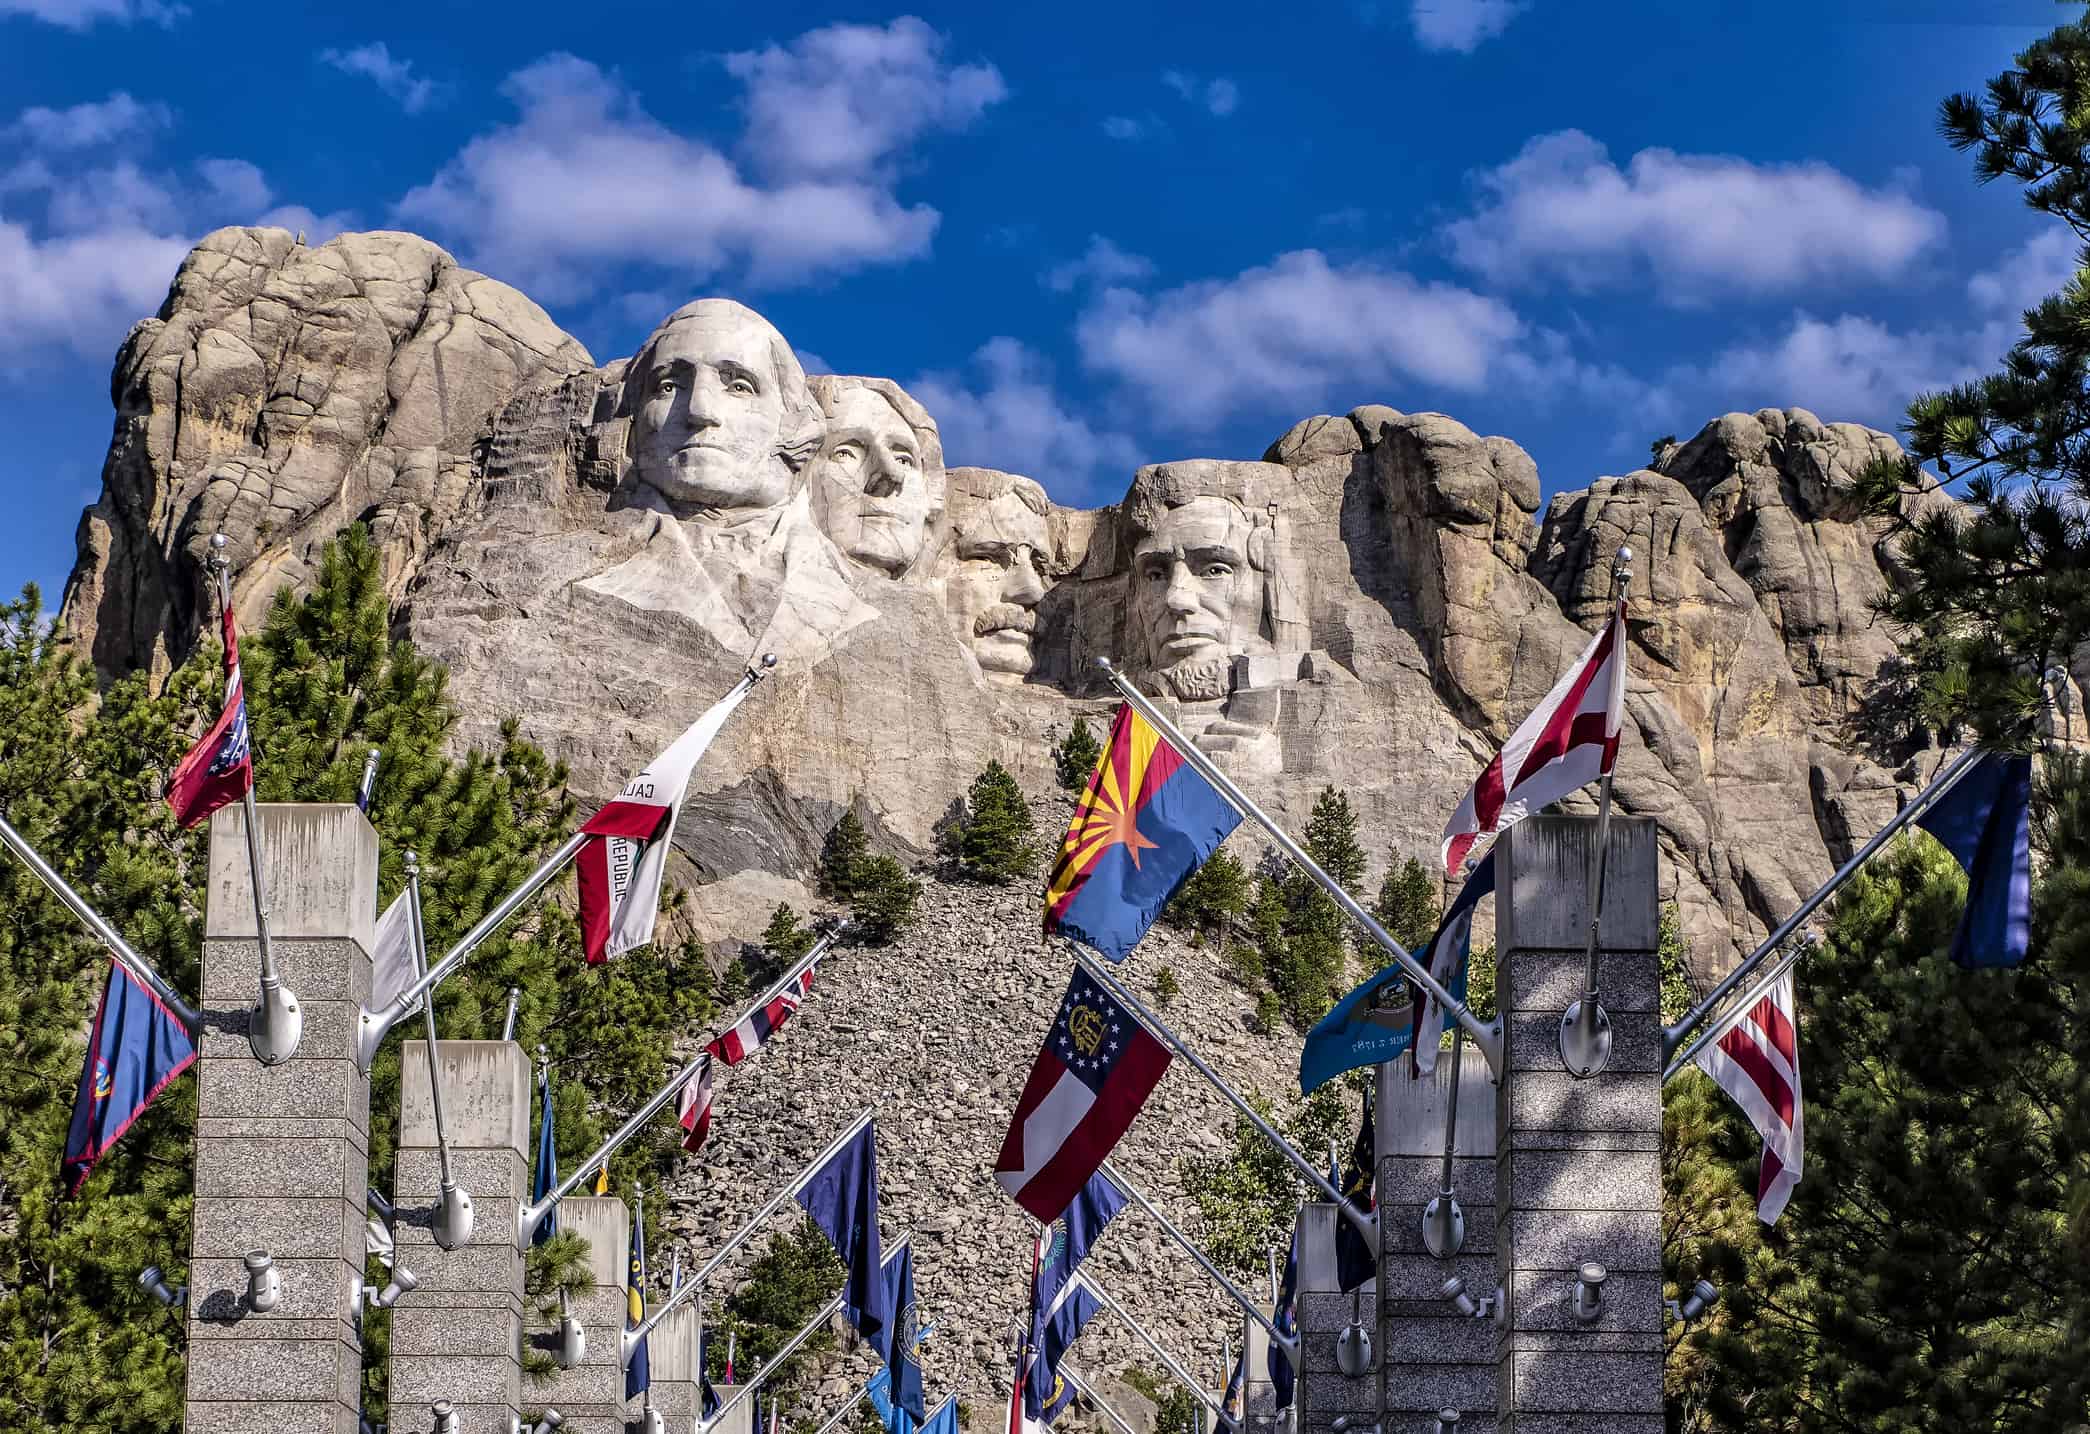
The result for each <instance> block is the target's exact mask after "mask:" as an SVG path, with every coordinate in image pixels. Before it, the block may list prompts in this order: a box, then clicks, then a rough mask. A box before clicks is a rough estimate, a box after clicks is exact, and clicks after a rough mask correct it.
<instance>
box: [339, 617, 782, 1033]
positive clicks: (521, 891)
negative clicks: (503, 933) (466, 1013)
mask: <svg viewBox="0 0 2090 1434" xmlns="http://www.w3.org/2000/svg"><path fill="white" fill-rule="evenodd" d="M775 668H776V657H775V655H774V654H764V656H763V658H762V661H761V662H760V663H759V664H757V665H756V666H754V667H750V668H748V669H747V671H746V672H744V673H742V674H741V677H740V681H739V682H738V683H736V684H734V686H733V688H732V690H731V691H729V692H728V693H727V694H726V696H725V697H722V698H720V699H719V700H720V701H721V702H723V701H727V700H729V699H731V698H732V697H734V696H736V695H738V694H741V693H744V692H746V691H747V690H748V689H749V688H751V687H753V686H754V685H755V684H756V683H758V682H760V681H761V680H762V679H763V678H765V677H767V676H768V675H769V674H770V673H771V672H772V671H774V670H775ZM714 705H716V704H714ZM588 841H589V837H588V834H587V833H586V832H584V831H581V832H575V833H574V834H573V835H572V836H570V837H568V838H566V840H565V841H564V842H562V843H561V844H560V846H559V849H558V850H557V851H555V852H553V853H552V854H551V855H550V856H548V857H546V858H545V859H544V860H543V861H542V862H539V863H538V865H537V869H536V870H535V871H533V872H531V873H530V874H529V875H528V876H526V877H524V878H523V880H522V884H521V885H520V886H518V887H516V888H515V890H513V891H511V892H509V893H508V894H507V895H506V896H504V897H502V898H501V900H500V903H499V904H498V905H497V906H495V907H494V909H493V910H491V911H489V912H487V913H486V915H484V916H482V917H480V918H479V921H478V923H477V924H476V925H474V926H473V927H472V929H471V930H470V931H467V932H466V933H465V934H464V935H463V936H462V937H460V938H459V939H458V942H457V944H456V945H455V946H452V947H451V948H450V949H449V951H448V952H446V953H445V954H444V956H443V959H442V960H440V961H438V962H437V963H436V964H435V965H434V966H433V967H432V968H430V970H429V971H428V973H427V974H426V975H424V976H423V977H422V978H421V979H420V980H419V981H416V982H415V983H414V984H413V985H412V986H410V987H408V988H407V989H406V990H404V991H402V992H400V993H399V994H398V995H397V996H395V997H393V998H392V1000H391V1001H390V1002H388V1003H387V1004H386V1005H385V1006H384V1007H383V1008H382V1009H380V1010H376V1011H373V1010H371V1009H370V1008H369V1007H368V1006H365V1007H364V1008H363V1012H362V1015H361V1017H360V1019H359V1020H358V1022H357V1030H356V1067H357V1069H359V1070H362V1071H364V1072H368V1071H369V1069H370V1063H371V1062H372V1061H373V1060H375V1059H376V1058H377V1048H378V1046H379V1045H380V1044H382V1043H383V1041H384V1039H385V1033H386V1032H388V1031H390V1030H391V1029H392V1027H393V1026H395V1025H397V1024H398V1023H399V1021H400V1019H401V1018H402V1017H404V1016H405V1014H406V1012H407V1011H408V1010H409V1009H411V1007H412V1005H413V1002H414V999H415V998H416V997H417V996H422V995H425V994H427V993H428V992H429V991H430V990H432V989H434V988H435V987H436V986H437V985H438V984H440V983H441V982H442V981H444V980H445V979H447V978H448V977H449V975H450V974H451V973H452V972H453V971H455V970H456V969H457V968H458V967H459V966H460V965H462V964H463V963H464V961H465V959H466V958H467V957H469V956H470V955H471V954H472V952H473V951H475V950H477V949H478V947H479V945H480V943H482V942H483V941H485V940H486V938H487V937H489V936H491V935H493V933H494V932H495V931H497V930H499V929H500V927H501V924H502V923H503V922H505V921H507V919H508V918H509V917H511V916H513V915H514V914H515V912H516V909H517V908H518V907H520V906H521V905H522V904H523V903H524V902H526V901H528V900H529V899H530V898H531V897H533V896H535V895H536V894H537V892H538V890H539V889H540V888H542V887H543V885H544V884H545V883H546V882H548V881H550V880H551V879H552V878H553V877H555V876H557V875H558V874H559V873H560V872H561V871H563V870H564V869H565V868H566V864H567V863H568V862H570V861H572V860H573V859H574V857H576V856H578V855H579V854H580V850H581V848H582V847H583V846H586V845H587V844H588Z"/></svg>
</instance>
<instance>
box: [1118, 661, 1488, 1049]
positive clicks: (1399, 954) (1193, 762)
mask: <svg viewBox="0 0 2090 1434" xmlns="http://www.w3.org/2000/svg"><path fill="white" fill-rule="evenodd" d="M1096 665H1097V666H1098V667H1101V668H1102V669H1103V673H1104V675H1105V676H1106V677H1108V678H1109V679H1110V683H1111V686H1113V687H1115V688H1117V690H1118V695H1119V696H1121V697H1123V698H1124V699H1125V701H1127V702H1129V703H1130V704H1131V705H1132V706H1133V707H1134V708H1135V709H1136V710H1137V711H1138V712H1139V714H1140V715H1141V716H1143V717H1145V718H1146V719H1147V721H1149V722H1151V723H1152V724H1153V725H1154V728H1155V730H1157V731H1158V732H1160V733H1161V735H1162V736H1164V737H1166V738H1167V739H1168V740H1169V743H1170V745H1172V746H1173V747H1174V748H1175V749H1176V752H1177V754H1178V755H1180V756H1181V757H1182V759H1183V760H1184V761H1185V762H1186V763H1188V764H1189V765H1190V766H1191V768H1193V769H1194V770H1195V771H1196V772H1197V773H1198V775H1199V776H1201V777H1203V778H1204V779H1205V780H1206V781H1208V782H1210V783H1211V784H1212V786H1213V787H1214V788H1215V789H1216V790H1217V791H1218V792H1219V795H1220V796H1221V797H1223V798H1225V799H1226V802H1227V804H1228V805H1230V806H1231V807H1233V809H1234V810H1235V811H1237V812H1239V813H1240V814H1241V815H1242V816H1244V817H1247V818H1248V819H1249V820H1250V821H1252V822H1254V823H1255V824H1256V825H1257V826H1259V827H1261V828H1262V829H1263V830H1264V831H1266V832H1268V833H1269V834H1270V839H1271V840H1272V841H1273V842H1275V843H1276V844H1277V848H1278V850H1280V851H1282V852H1283V853H1284V854H1285V856H1286V857H1287V858H1288V859H1289V860H1290V861H1291V863H1292V864H1293V865H1294V866H1296V867H1298V868H1299V870H1301V871H1303V872H1305V873H1306V875H1307V876H1309V877H1311V878H1312V879H1313V881H1314V883H1315V884H1316V885H1318V886H1319V887H1320V888H1321V889H1322V890H1323V891H1325V892H1327V893H1328V895H1329V897H1330V898H1331V899H1332V900H1333V901H1334V902H1335V904H1336V905H1337V906H1339V907H1341V908H1342V909H1343V911H1344V912H1345V913H1346V914H1347V915H1348V916H1349V918H1350V919H1351V920H1352V921H1354V922H1356V923H1357V924H1358V925H1359V926H1360V927H1362V928H1363V929H1364V932H1365V934H1366V935H1367V936H1369V937H1371V939H1372V940H1373V941H1374V942H1375V943H1376V944H1377V945H1378V946H1380V947H1381V948H1382V949H1383V950H1384V951H1385V952H1386V954H1387V955H1389V956H1391V957H1392V958H1393V959H1394V961H1395V962H1396V963H1397V964H1398V965H1399V966H1400V968H1401V970H1402V971H1403V972H1404V973H1405V974H1406V975H1407V977H1408V979H1409V980H1411V981H1413V982H1415V983H1416V984H1417V985H1419V986H1421V987H1422V988H1423V989H1424V990H1425V991H1427V992H1429V993H1430V995H1431V996H1433V997H1435V998H1436V1000H1437V1001H1438V1002H1440V1003H1441V1004H1442V1005H1443V1007H1444V1009H1445V1010H1447V1011H1449V1012H1451V1013H1452V1015H1453V1017H1455V1018H1456V1019H1457V1021H1458V1023H1459V1024H1460V1025H1462V1026H1464V1027H1465V1028H1466V1029H1467V1030H1468V1031H1469V1032H1471V1033H1472V1035H1473V1039H1474V1041H1475V1042H1476V1043H1477V1044H1478V1045H1479V1046H1480V1049H1481V1054H1482V1055H1484V1056H1486V1057H1487V1058H1488V1067H1489V1069H1491V1070H1493V1071H1494V1072H1495V1073H1496V1075H1498V1076H1500V1075H1501V1073H1502V1024H1501V1021H1500V1020H1499V1019H1498V1020H1497V1021H1496V1022H1495V1024H1493V1025H1483V1024H1482V1023H1481V1020H1480V1018H1479V1017H1478V1016H1476V1015H1474V1014H1473V1012H1471V1011H1470V1010H1468V1009H1467V1008H1466V1003H1465V1002H1464V1001H1461V1000H1458V999H1457V998H1456V997H1454V996H1453V995H1452V994H1451V992H1449V991H1447V990H1445V989H1444V985H1443V983H1442V982H1440V981H1438V979H1437V978H1436V977H1435V976H1432V975H1431V974H1430V973H1429V971H1428V970H1426V969H1425V968H1424V967H1423V965H1422V963H1421V962H1420V961H1417V960H1416V959H1415V957H1414V955H1413V954H1412V953H1410V951H1409V950H1408V948H1407V947H1405V946H1403V945H1401V943H1400V942H1398V941H1396V940H1394V939H1393V936H1392V934H1391V933H1389V932H1388V931H1387V930H1386V928H1385V927H1384V926H1381V925H1380V924H1379V923H1378V921H1377V920H1376V919H1374V917H1373V916H1372V914H1371V913H1370V912H1369V911H1366V910H1365V909H1364V908H1363V907H1362V906H1361V905H1359V904H1358V901H1357V898H1356V897H1354V896H1352V895H1350V893H1349V892H1347V891H1345V890H1343V887H1342V883H1341V882H1339V881H1337V880H1336V879H1335V878H1334V877H1332V876H1330V875H1329V874H1328V873H1327V872H1325V871H1323V870H1321V867H1320V864H1319V863H1318V862H1316V861H1315V860H1314V859H1313V858H1312V857H1310V856H1308V855H1307V854H1306V850H1305V848H1303V847H1301V846H1300V845H1299V843H1297V842H1296V841H1293V840H1292V838H1291V836H1290V834H1289V833H1287V832H1286V831H1285V829H1284V828H1283V827H1281V826H1279V825H1278V824H1277V823H1276V822H1275V821H1274V820H1272V819H1271V817H1270V816H1269V814H1268V813H1266V812H1265V811H1264V810H1263V809H1262V808H1261V807H1259V806H1257V805H1256V804H1255V803H1254V802H1252V801H1250V800H1249V799H1248V795H1247V794H1246V793H1245V792H1243V791H1242V790H1241V789H1240V788H1239V787H1237V786H1235V785H1234V784H1233V782H1232V781H1231V780H1230V779H1229V778H1228V777H1227V775H1226V773H1224V772H1222V771H1220V770H1219V768H1218V767H1216V766H1214V765H1213V763H1212V759H1211V758H1210V757H1207V756H1206V755H1205V754H1204V753H1203V752H1202V751H1200V750H1199V749H1198V748H1197V747H1196V746H1195V745H1193V744H1192V743H1191V741H1190V739H1189V738H1188V737H1186V736H1184V735H1183V733H1182V732H1181V730H1179V729H1178V728H1177V727H1176V724H1175V723H1173V722H1171V721H1169V720H1168V718H1167V717H1166V716H1164V715H1163V714H1162V712H1161V710H1160V709H1159V708H1157V707H1156V706H1155V705H1154V704H1153V702H1152V701H1151V700H1150V699H1149V698H1148V697H1147V695H1146V694H1145V693H1143V692H1141V691H1140V690H1139V689H1138V688H1137V687H1135V686H1134V685H1133V683H1132V679H1131V678H1129V677H1127V676H1126V675H1125V674H1124V673H1122V672H1120V671H1119V670H1118V669H1117V668H1116V667H1114V666H1112V665H1111V661H1110V659H1109V658H1107V657H1099V658H1097V659H1096Z"/></svg>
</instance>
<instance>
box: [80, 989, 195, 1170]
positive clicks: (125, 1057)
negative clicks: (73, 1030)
mask: <svg viewBox="0 0 2090 1434" xmlns="http://www.w3.org/2000/svg"><path fill="white" fill-rule="evenodd" d="M195 1059H196V1042H195V1040H194V1039H193V1038H192V1037H191V1036H190V1034H189V1031H188V1028H187V1027H185V1026H184V1025H182V1023H181V1018H180V1017H179V1016H177V1015H175V1014H174V1012H172V1011H170V1010H168V1009H167V1007H166V1006H165V1005H163V1004H162V1003H161V1001H160V998H159V997H157V996H155V995H154V994H153V993H152V992H151V991H150V990H148V989H147V988H146V986H145V983H144V982H142V981H140V980H139V979H138V978H137V977H136V976H133V975H132V974H131V973H130V971H129V969H128V968H126V967H125V966H124V964H123V963H122V962H121V961H115V960H112V961H110V962H109V983H108V984H107V985H106V986H104V987H102V1003H101V1005H99V1006H97V1007H96V1008H95V1012H94V1025H93V1026H92V1027H91V1028H90V1029H89V1030H88V1032H87V1059H86V1060H85V1061H83V1062H82V1063H81V1065H80V1085H79V1089H78V1090H77V1091H75V1092H74V1094H73V1121H72V1125H71V1126H70V1127H69V1128H68V1129H67V1130H66V1132H65V1158H64V1163H63V1166H62V1170H63V1172H64V1178H65V1188H66V1192H67V1193H68V1194H74V1193H77V1192H78V1191H79V1189H80V1186H81V1184H82V1183H83V1182H84V1181H85V1180H86V1179H87V1176H88V1173H89V1172H90V1171H92V1170H93V1169H94V1163H95V1162H96V1161H97V1160H100V1159H101V1158H102V1156H103V1155H104V1154H105V1153H106V1152H107V1151H108V1149H109V1147H110V1146H112V1145H114V1144H115V1143H116V1140H117V1137H118V1136H120V1135H122V1134H123V1133H124V1131H126V1130H128V1129H130V1126H131V1122H132V1121H134V1120H136V1119H137V1118H138V1117H139V1116H141V1115H143V1114H144V1113H145V1107H147V1106H148V1105H151V1104H152V1101H153V1097H154V1096H156V1095H158V1094H159V1093H160V1092H161V1091H162V1090H164V1089H166V1087H167V1084H168V1082H170V1081H172V1080H173V1079H174V1078H175V1077H176V1076H178V1075H180V1074H181V1073H182V1072H183V1071H185V1070H187V1069H188V1068H189V1064H190V1063H191V1062H192V1061H194V1060H195Z"/></svg>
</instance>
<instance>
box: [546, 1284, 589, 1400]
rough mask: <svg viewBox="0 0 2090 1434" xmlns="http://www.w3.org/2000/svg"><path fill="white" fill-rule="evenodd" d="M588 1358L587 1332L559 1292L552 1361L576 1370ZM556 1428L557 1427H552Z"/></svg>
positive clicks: (561, 1291)
mask: <svg viewBox="0 0 2090 1434" xmlns="http://www.w3.org/2000/svg"><path fill="white" fill-rule="evenodd" d="M587 1357H588V1332H587V1331H586V1330H584V1329H582V1328H581V1322H580V1321H579V1320H577V1319H575V1318H574V1317H573V1311H572V1310H570V1309H568V1308H567V1305H566V1291H564V1290H560V1291H559V1347H558V1348H557V1349H555V1350H553V1351H552V1359H553V1361H554V1362H555V1363H556V1364H557V1365H558V1366H559V1368H561V1369H577V1368H579V1367H580V1362H581V1361H582V1360H584V1359H586V1358H587ZM552 1427H553V1428H557V1427H558V1426H557V1425H553V1426H552Z"/></svg>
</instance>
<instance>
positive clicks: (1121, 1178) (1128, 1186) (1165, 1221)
mask: <svg viewBox="0 0 2090 1434" xmlns="http://www.w3.org/2000/svg"><path fill="white" fill-rule="evenodd" d="M1102 1169H1103V1177H1104V1179H1106V1180H1108V1181H1109V1182H1110V1183H1111V1184H1113V1185H1115V1186H1117V1187H1118V1189H1120V1190H1122V1191H1124V1192H1125V1193H1126V1194H1127V1195H1129V1196H1131V1197H1132V1198H1133V1199H1134V1200H1136V1201H1138V1202H1139V1207H1140V1208H1141V1209H1142V1210H1145V1211H1146V1212H1147V1213H1148V1214H1149V1215H1152V1216H1153V1217H1154V1219H1155V1221H1156V1222H1157V1223H1158V1224H1159V1225H1160V1226H1161V1230H1162V1233H1163V1234H1165V1235H1167V1236H1168V1237H1169V1239H1171V1240H1174V1241H1175V1242H1176V1243H1177V1244H1178V1245H1180V1246H1182V1248H1183V1250H1184V1252H1185V1253H1186V1254H1188V1255H1189V1256H1190V1258H1191V1259H1193V1260H1195V1261H1197V1264H1198V1268H1200V1269H1202V1270H1203V1271H1204V1272H1205V1273H1206V1274H1208V1275H1210V1276H1211V1277H1212V1278H1213V1280H1215V1281H1216V1282H1217V1283H1218V1285H1219V1287H1220V1288H1221V1289H1223V1290H1225V1291H1226V1292H1227V1294H1228V1295H1230V1296H1232V1297H1233V1301H1234V1303H1235V1304H1237V1305H1239V1306H1240V1307H1241V1308H1242V1310H1243V1311H1244V1312H1245V1313H1246V1314H1247V1315H1248V1317H1249V1318H1250V1319H1252V1320H1254V1321H1255V1322H1256V1323H1257V1324H1260V1325H1261V1326H1262V1327H1263V1328H1264V1329H1266V1330H1268V1331H1269V1332H1270V1338H1271V1340H1272V1341H1274V1342H1275V1343H1276V1344H1277V1345H1278V1347H1279V1348H1281V1349H1283V1350H1284V1352H1285V1357H1286V1358H1287V1359H1289V1360H1290V1361H1291V1362H1292V1365H1293V1367H1294V1368H1297V1367H1298V1364H1299V1358H1298V1356H1299V1336H1298V1335H1296V1334H1291V1335H1287V1334H1285V1333H1283V1332H1282V1331H1280V1330H1279V1329H1278V1327H1277V1325H1276V1323H1275V1322H1274V1321H1273V1320H1272V1319H1271V1318H1270V1316H1268V1315H1266V1314H1264V1313H1263V1311H1262V1309H1261V1308H1260V1307H1259V1306H1258V1305H1257V1304H1256V1303H1255V1301H1254V1300H1252V1299H1250V1298H1249V1297H1248V1296H1247V1295H1246V1294H1244V1293H1243V1292H1242V1290H1241V1287H1240V1286H1239V1285H1237V1284H1235V1283H1234V1282H1233V1281H1232V1280H1230V1279H1228V1278H1227V1277H1226V1275H1225V1274H1224V1273H1223V1272H1222V1271H1221V1270H1220V1268H1219V1267H1218V1266H1217V1265H1215V1264H1213V1263H1212V1261H1211V1259H1210V1258H1209V1257H1208V1256H1207V1255H1206V1254H1205V1252H1204V1251H1203V1250H1200V1249H1199V1248H1198V1247H1197V1246H1196V1245H1195V1244H1194V1243H1192V1242H1191V1239H1190V1237H1189V1236H1188V1235H1186V1234H1184V1233H1183V1232H1182V1231H1181V1230H1178V1229H1177V1228H1176V1226H1175V1222H1174V1221H1172V1220H1170V1219H1169V1218H1168V1216H1166V1215H1164V1214H1162V1213H1161V1208H1160V1207H1159V1206H1158V1205H1156V1204H1155V1203H1154V1202H1153V1201H1152V1200H1149V1199H1148V1198H1147V1195H1146V1192H1145V1191H1143V1190H1141V1189H1140V1188H1139V1187H1138V1186H1137V1185H1135V1184H1133V1183H1132V1181H1131V1179H1130V1178H1129V1177H1128V1176H1126V1175H1125V1174H1124V1172H1123V1171H1121V1170H1119V1169H1118V1168H1117V1167H1116V1166H1114V1165H1112V1164H1111V1163H1110V1162H1109V1161H1108V1160H1106V1161H1104V1162H1103V1167H1102Z"/></svg>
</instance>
